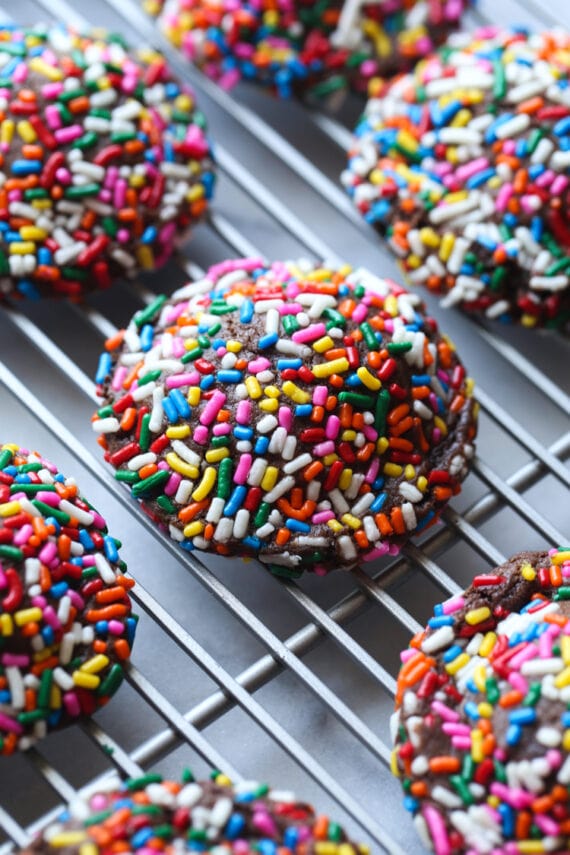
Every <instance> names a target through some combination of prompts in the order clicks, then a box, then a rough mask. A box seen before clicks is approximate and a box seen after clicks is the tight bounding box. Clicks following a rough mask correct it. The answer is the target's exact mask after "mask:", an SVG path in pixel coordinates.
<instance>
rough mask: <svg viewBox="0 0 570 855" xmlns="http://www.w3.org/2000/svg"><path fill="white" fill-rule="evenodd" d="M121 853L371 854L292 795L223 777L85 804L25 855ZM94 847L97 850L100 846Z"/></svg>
mask: <svg viewBox="0 0 570 855" xmlns="http://www.w3.org/2000/svg"><path fill="white" fill-rule="evenodd" d="M119 844H120V845H121V846H122V847H123V848H121V850H120V851H130V852H134V851H140V849H141V847H144V851H145V852H154V851H156V850H155V845H154V844H160V845H159V847H158V848H159V850H160V851H161V852H165V853H166V855H175V853H180V852H187V851H190V852H196V851H198V852H210V853H212V855H230V853H231V855H247V853H249V852H254V851H255V852H263V853H265V855H278V853H287V855H368V853H369V849H368V847H367V846H366V845H364V844H362V843H361V844H357V843H352V842H351V841H350V840H349V839H348V838H347V835H346V833H345V831H344V829H343V828H342V827H341V826H340V825H338V823H336V822H333V820H331V819H329V818H328V817H327V816H324V815H320V816H317V815H316V814H315V811H314V810H313V808H312V807H311V805H308V804H305V803H303V802H298V801H296V799H295V796H294V795H293V794H292V793H290V792H285V791H283V790H279V791H277V790H271V789H270V788H269V787H268V786H267V785H265V784H257V783H253V782H245V781H244V782H241V783H239V784H235V785H232V783H231V781H230V780H229V778H227V777H226V776H225V775H222V774H220V773H217V774H214V775H213V777H212V778H211V779H209V780H206V781H200V782H196V781H194V779H193V777H192V775H191V774H190V773H185V774H184V775H183V779H182V781H181V782H177V781H169V780H164V779H163V778H162V777H161V776H160V775H157V774H152V773H151V774H148V775H145V776H144V777H143V778H137V779H131V780H127V781H125V782H124V784H123V785H122V786H121V787H120V788H118V789H113V790H107V791H104V792H99V793H96V794H95V795H93V796H92V797H91V798H87V799H85V800H79V801H76V802H74V804H73V805H72V806H71V807H70V808H69V809H68V810H66V811H64V812H63V814H62V815H61V817H59V818H58V819H57V820H56V821H55V822H54V823H53V824H52V825H50V826H48V827H47V828H46V829H44V831H43V832H42V833H41V834H40V835H39V836H38V837H37V838H36V839H35V840H34V841H33V842H32V843H31V844H30V846H29V847H28V848H27V849H25V850H23V852H25V853H26V855H31V853H55V852H58V853H63V855H79V853H82V852H84V851H86V850H85V849H84V848H83V847H85V846H88V847H89V851H90V852H96V853H98V855H110V853H113V852H117V848H118V846H119ZM93 847H94V848H93Z"/></svg>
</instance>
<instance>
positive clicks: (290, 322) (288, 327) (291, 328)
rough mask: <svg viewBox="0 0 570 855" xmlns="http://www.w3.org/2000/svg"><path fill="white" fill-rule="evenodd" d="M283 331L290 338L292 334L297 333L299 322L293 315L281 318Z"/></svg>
mask: <svg viewBox="0 0 570 855" xmlns="http://www.w3.org/2000/svg"><path fill="white" fill-rule="evenodd" d="M282 323H283V329H284V330H285V332H286V333H287V335H288V336H292V335H293V333H294V332H297V330H298V329H299V322H298V321H297V318H296V317H295V315H283V318H282Z"/></svg>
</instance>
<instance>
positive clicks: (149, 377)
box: [139, 368, 162, 386]
mask: <svg viewBox="0 0 570 855" xmlns="http://www.w3.org/2000/svg"><path fill="white" fill-rule="evenodd" d="M161 374H162V369H161V368H156V369H155V370H154V371H148V372H147V373H146V374H145V375H144V377H141V379H140V380H139V386H145V385H146V384H147V383H152V381H153V380H158V378H159V377H160V375H161Z"/></svg>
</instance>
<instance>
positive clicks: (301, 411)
mask: <svg viewBox="0 0 570 855" xmlns="http://www.w3.org/2000/svg"><path fill="white" fill-rule="evenodd" d="M312 412H313V406H312V404H298V405H297V406H296V407H295V415H296V416H297V417H298V418H300V419H303V418H307V417H308V416H310V415H312Z"/></svg>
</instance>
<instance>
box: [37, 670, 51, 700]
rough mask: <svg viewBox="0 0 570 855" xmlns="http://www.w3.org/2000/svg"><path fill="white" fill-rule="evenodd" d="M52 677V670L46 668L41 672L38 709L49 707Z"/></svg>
mask: <svg viewBox="0 0 570 855" xmlns="http://www.w3.org/2000/svg"><path fill="white" fill-rule="evenodd" d="M52 677H53V669H52V668H46V669H45V671H43V672H42V676H41V679H40V688H39V689H38V707H42V708H43V709H47V708H48V707H49V699H50V694H51V682H52Z"/></svg>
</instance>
